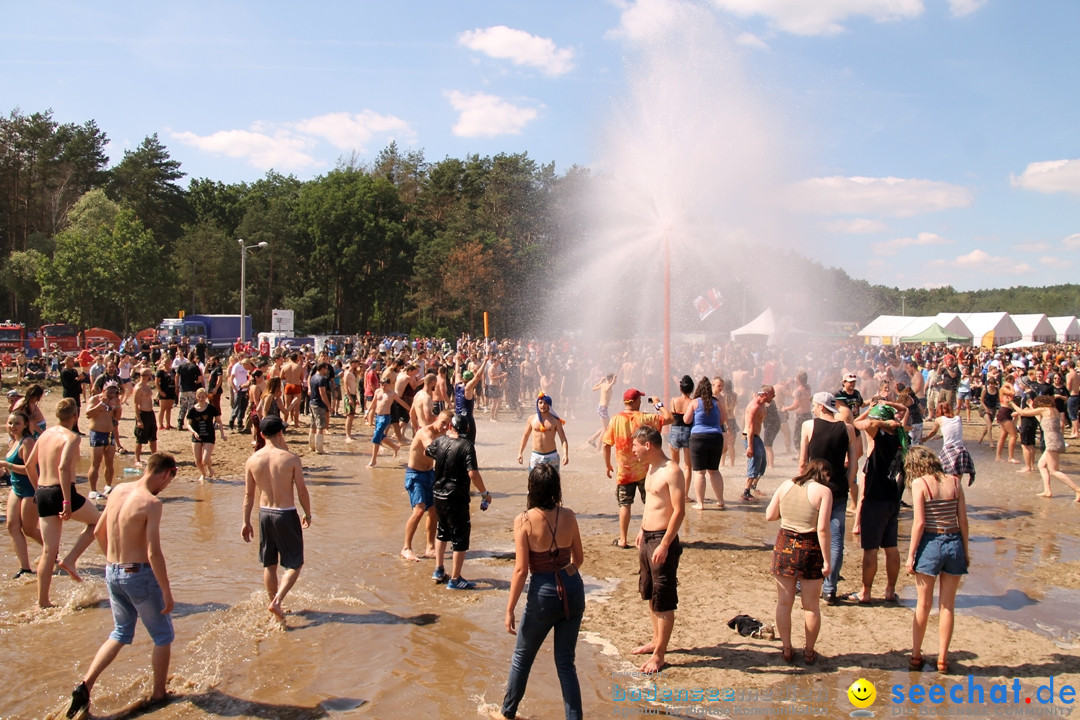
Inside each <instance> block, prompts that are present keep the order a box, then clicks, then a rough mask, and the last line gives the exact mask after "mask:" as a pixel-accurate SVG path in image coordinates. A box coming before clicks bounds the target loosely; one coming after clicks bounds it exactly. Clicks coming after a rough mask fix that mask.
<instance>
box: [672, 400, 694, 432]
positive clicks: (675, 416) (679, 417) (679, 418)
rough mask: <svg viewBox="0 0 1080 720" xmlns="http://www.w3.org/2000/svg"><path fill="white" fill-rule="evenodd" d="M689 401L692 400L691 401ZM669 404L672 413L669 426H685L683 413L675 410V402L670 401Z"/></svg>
mask: <svg viewBox="0 0 1080 720" xmlns="http://www.w3.org/2000/svg"><path fill="white" fill-rule="evenodd" d="M691 402H693V401H691ZM671 404H672V408H671V414H672V420H671V427H686V421H685V420H683V414H682V413H681V412H675V407H674V405H675V403H671Z"/></svg>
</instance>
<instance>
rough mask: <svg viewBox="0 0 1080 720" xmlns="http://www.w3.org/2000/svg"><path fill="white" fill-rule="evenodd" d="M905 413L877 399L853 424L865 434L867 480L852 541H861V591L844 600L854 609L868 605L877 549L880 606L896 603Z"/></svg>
mask: <svg viewBox="0 0 1080 720" xmlns="http://www.w3.org/2000/svg"><path fill="white" fill-rule="evenodd" d="M906 415H907V408H906V407H904V406H903V405H901V404H899V403H894V402H888V401H886V400H883V399H881V398H880V397H876V398H874V399H873V401H872V402H871V406H870V407H869V408H867V409H866V410H865V411H864V412H863V413H862V414H861V415H859V417H858V418H856V419H855V427H856V428H857V429H859V430H862V431H863V432H865V433H866V437H867V456H866V475H865V478H864V480H863V483H862V485H860V492H859V499H858V502H857V504H856V506H855V523H854V525H853V526H852V528H851V533H852V535H857V536H859V538H860V544H861V545H862V551H863V562H862V589H861V591H859V592H854V593H852V594H851V595H849V596H848V599H849V600H854V601H856V602H859V603H868V602H870V597H871V595H870V588H871V586H872V585H873V584H874V576H875V575H877V566H878V549H884V550H885V602H896V599H897V598H896V580H897V578H898V577H899V576H900V551H899V548H898V537H897V536H898V530H899V527H898V526H899V518H900V486H899V484H898V483H897V477H896V474H897V471H898V470H897V468H898V467H899V468H901V469H900V470H899V471H900V472H902V462H903V457H904V451H905V450H906V449H907V445H908V436H907V432H906V431H905V430H904V418H905V417H906Z"/></svg>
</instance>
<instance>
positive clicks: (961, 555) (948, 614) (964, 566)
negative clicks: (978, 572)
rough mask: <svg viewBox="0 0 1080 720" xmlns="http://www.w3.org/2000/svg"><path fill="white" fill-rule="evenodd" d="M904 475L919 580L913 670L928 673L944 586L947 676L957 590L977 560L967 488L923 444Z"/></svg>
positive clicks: (911, 552) (941, 622)
mask: <svg viewBox="0 0 1080 720" xmlns="http://www.w3.org/2000/svg"><path fill="white" fill-rule="evenodd" d="M904 472H905V474H906V475H907V478H908V484H909V486H910V487H911V497H912V501H913V503H912V504H913V508H914V513H915V517H914V520H913V521H912V523H911V546H910V547H909V548H908V557H907V572H908V574H909V575H914V576H915V586H916V588H917V590H918V600H917V603H916V605H915V619H914V621H913V623H912V629H911V659H910V662H909V668H910V669H911V670H921V669H922V666H923V654H922V643H923V638H924V637H925V635H926V626H927V623H928V622H929V619H930V608H931V607H932V606H933V604H934V586H935V585H939V590H938V661H937V669H938V672H941V673H947V672H949V643H950V641H951V640H952V632H953V611H954V608H955V606H956V590H957V588H959V587H960V577H961V576H962V575H966V574H967V571H968V565H969V562H970V558H971V554H970V552H969V551H968V519H967V506H966V504H965V501H964V488H963V487H962V485H961V484H960V479H959V478H958V477H956V476H955V475H946V474H945V471H944V470H943V469H942V467H941V461H940V460H938V456H937V455H936V454H935V453H934V451H933V450H930V449H929V448H927V447H923V446H922V445H916V446H914V447H912V448H909V449H908V452H907V455H906V456H905V458H904Z"/></svg>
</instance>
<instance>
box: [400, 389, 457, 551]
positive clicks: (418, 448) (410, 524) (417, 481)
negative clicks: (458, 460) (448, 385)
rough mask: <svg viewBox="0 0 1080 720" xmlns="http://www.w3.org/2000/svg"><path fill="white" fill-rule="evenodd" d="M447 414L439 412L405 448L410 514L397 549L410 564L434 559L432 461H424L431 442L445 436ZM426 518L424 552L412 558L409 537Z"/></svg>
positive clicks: (448, 424)
mask: <svg viewBox="0 0 1080 720" xmlns="http://www.w3.org/2000/svg"><path fill="white" fill-rule="evenodd" d="M452 417H454V413H453V411H451V410H443V411H442V412H441V413H439V414H438V415H436V416H435V422H433V423H431V424H430V425H425V426H424V427H422V428H420V430H419V431H417V433H416V437H414V438H413V440H412V444H410V445H409V464H408V465H407V466H406V467H405V489H406V490H407V491H408V493H409V504H410V505H411V506H412V514H411V515H409V519H408V520H407V521H406V522H405V545H404V546H403V547H402V548H401V557H403V558H405V559H406V560H412V561H413V562H420V558H432V557H435V524H436V517H435V490H434V488H435V460H434V458H431V457H428V455H427V449H428V446H429V445H431V443H432V442H433V441H434V440H435V438H437V437H440V436H442V435H445V434H446V431H447V429H449V427H450V419H451V418H452ZM425 515H427V523H426V526H425V527H426V530H427V549H426V550H425V551H424V554H423V555H419V556H418V555H416V554H415V553H414V552H413V549H412V543H413V536H414V535H416V529H417V528H418V527H419V526H420V518H422V517H424V516H425Z"/></svg>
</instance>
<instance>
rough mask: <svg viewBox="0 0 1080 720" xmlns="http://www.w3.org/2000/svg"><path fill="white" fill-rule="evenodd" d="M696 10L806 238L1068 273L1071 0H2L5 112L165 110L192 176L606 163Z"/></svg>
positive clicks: (918, 257) (958, 281) (972, 285)
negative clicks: (501, 158) (351, 164)
mask: <svg viewBox="0 0 1080 720" xmlns="http://www.w3.org/2000/svg"><path fill="white" fill-rule="evenodd" d="M706 16H707V17H708V23H707V24H709V25H710V27H713V25H712V24H715V31H714V32H712V34H710V35H708V36H707V38H706V40H705V42H707V43H709V44H710V45H715V46H716V47H717V48H718V49H721V50H723V55H722V57H731V58H733V61H732V65H731V67H730V72H732V73H738V74H739V75H740V77H741V78H742V80H741V82H740V83H739V84H737V85H736V86H735V87H737V88H741V90H739V91H738V92H741V93H743V94H746V95H748V96H749V97H748V98H745V100H746V101H747V106H748V107H753V108H755V110H753V111H748V112H753V113H757V112H760V117H761V121H762V122H763V123H766V124H768V125H769V126H770V129H771V132H770V133H769V134H768V139H767V154H768V155H769V157H768V158H764V159H762V158H758V157H756V156H754V155H752V154H740V155H737V156H735V157H734V158H733V159H732V161H731V162H730V163H724V162H723V161H722V160H721V161H720V162H717V163H715V166H716V167H717V169H716V172H717V173H726V174H728V175H729V176H732V177H733V178H734V179H735V180H738V177H739V173H741V172H745V173H746V174H747V176H748V177H749V176H752V175H754V174H755V169H754V168H751V167H748V165H750V164H756V163H759V162H761V163H769V164H771V163H773V162H776V163H777V164H779V165H781V166H782V167H783V170H782V171H781V172H779V173H775V174H770V175H769V177H771V178H774V180H775V182H774V184H773V186H771V187H770V188H768V189H767V190H760V188H759V189H758V190H760V191H761V192H764V193H765V200H767V205H768V206H769V207H770V208H772V209H773V210H775V212H776V213H777V214H778V215H781V214H782V215H783V217H784V218H785V222H784V223H783V225H784V227H785V228H788V230H786V231H785V232H786V233H789V234H790V235H791V238H790V239H791V241H792V242H793V243H794V244H795V245H797V247H798V249H799V250H800V251H801V252H803V253H804V254H806V255H808V256H810V257H812V258H813V259H815V260H817V261H819V262H821V263H823V264H825V265H827V266H836V267H841V268H843V269H844V270H846V271H847V272H848V273H849V274H850V275H852V276H853V277H857V278H863V279H866V280H868V281H870V282H873V283H883V284H886V285H890V286H898V287H905V288H907V287H927V288H930V287H938V286H942V285H952V286H953V287H955V288H957V289H959V290H972V289H978V288H987V287H1009V286H1013V285H1051V284H1057V283H1067V282H1073V281H1074V280H1075V272H1076V269H1077V267H1080V212H1078V211H1080V123H1078V122H1077V118H1080V92H1077V91H1078V90H1080V81H1078V80H1077V76H1076V71H1077V68H1078V67H1080V50H1078V49H1077V47H1078V45H1077V43H1076V34H1077V30H1078V28H1080V2H1076V0H1040V1H1039V2H1034V3H1027V2H1018V1H1017V0H813V1H810V0H806V1H799V0H699V1H697V2H689V1H688V0H633V1H631V0H572V1H570V0H545V1H543V2H540V1H534V2H526V1H524V0H523V1H521V2H505V1H504V0H490V1H486V2H485V1H478V0H477V1H472V0H455V1H454V2H448V1H446V0H438V1H436V0H414V1H413V2H375V1H366V0H353V1H350V2H340V1H338V2H335V1H331V0H327V1H326V2H321V3H310V4H300V3H294V2H276V1H266V2H235V1H232V0H216V1H215V2H198V1H190V0H189V1H185V2H181V3H147V2H121V1H117V2H109V3H85V2H49V1H47V0H46V1H42V2H32V3H26V2H14V1H13V0H2V1H0V112H5V113H8V112H11V111H12V110H14V109H16V108H18V109H19V110H21V111H22V112H24V113H31V112H36V111H42V110H48V109H51V110H52V111H53V113H54V118H55V119H56V120H57V121H59V122H76V123H82V122H84V121H86V120H91V119H92V120H94V121H95V122H96V123H97V124H98V126H99V127H100V128H101V129H102V130H103V131H104V132H105V133H106V134H107V135H108V137H109V139H110V144H109V147H108V152H109V155H110V157H111V160H112V162H114V163H115V162H117V161H118V160H119V159H121V158H122V156H123V153H124V151H125V150H129V149H133V148H134V147H136V146H137V145H138V144H139V143H140V142H141V141H142V139H143V138H144V137H146V136H147V135H149V134H152V133H157V134H158V137H159V139H160V140H161V141H162V142H163V143H164V144H165V145H166V146H167V147H168V149H169V152H170V153H171V155H172V157H173V158H174V159H176V160H179V161H180V162H181V164H182V170H183V171H184V172H186V173H187V175H188V178H197V177H207V178H211V179H214V180H220V181H223V182H239V181H252V180H256V179H258V178H259V177H262V176H263V175H265V173H267V172H268V171H270V170H274V171H276V172H281V173H287V174H293V175H296V176H297V177H299V178H301V179H307V178H312V177H316V176H318V175H321V174H324V173H326V172H328V171H330V170H332V169H333V168H334V167H335V165H336V164H337V163H338V161H339V160H340V159H341V158H343V157H352V158H355V159H356V160H358V161H360V162H362V163H363V162H370V161H371V160H373V159H374V158H375V156H376V155H377V154H378V153H379V151H380V150H382V149H383V148H384V147H386V145H387V144H388V143H389V142H391V141H394V142H396V143H397V144H398V146H399V147H400V148H402V149H409V150H422V151H423V153H424V156H425V158H426V159H427V160H428V161H438V160H441V159H443V158H445V157H457V158H462V157H465V156H467V155H470V154H474V153H475V154H480V155H494V154H497V153H503V152H505V153H521V152H527V153H528V155H529V156H530V157H531V158H533V159H534V160H536V161H538V162H541V163H548V162H554V163H555V167H556V171H557V172H559V173H562V172H565V171H566V170H567V169H568V168H570V167H571V166H573V165H581V166H587V167H590V168H595V169H597V170H598V171H601V172H602V171H603V169H604V168H605V167H608V165H607V160H606V156H605V153H607V152H610V146H609V144H608V143H606V140H607V139H608V138H609V132H608V131H609V128H610V127H611V126H612V125H613V123H616V122H617V121H618V119H619V118H618V114H619V112H620V111H622V112H625V110H626V104H625V98H626V97H627V94H628V93H629V92H631V91H630V90H628V88H629V87H631V86H632V85H633V80H634V75H635V73H637V72H639V71H640V68H641V64H640V63H639V62H636V61H635V57H637V56H640V55H641V53H643V52H648V51H649V50H648V48H649V43H650V40H651V39H652V38H653V37H654V36H653V35H652V33H653V32H654V30H655V29H656V28H667V30H668V32H665V33H657V34H656V35H655V42H656V43H661V42H664V43H668V44H669V45H672V46H673V47H669V48H667V50H666V51H667V52H669V53H673V57H675V58H676V59H677V58H678V53H679V52H680V50H681V48H679V47H678V45H679V42H678V40H675V41H672V39H671V38H673V37H674V38H679V37H683V36H685V37H686V38H687V44H688V45H689V44H692V43H693V42H702V40H701V36H700V34H695V33H694V29H695V28H693V27H689V26H687V27H685V28H680V26H679V23H684V24H686V25H689V24H691V23H692V24H695V25H699V24H701V19H702V18H704V17H706ZM695 18H696V19H695ZM672 29H674V32H671V31H672ZM683 31H685V32H683ZM666 67H669V68H672V67H674V68H678V63H677V62H676V63H675V64H674V65H668V66H666ZM686 68H687V69H688V72H695V73H697V72H698V70H697V66H695V65H694V64H693V63H689V62H688V63H687V65H686ZM728 71H729V68H728V67H727V66H725V68H724V69H723V72H725V73H726V72H728ZM670 72H671V76H670V85H671V86H672V87H679V86H680V84H681V79H680V78H679V77H678V76H679V74H680V73H679V70H678V69H674V70H670ZM708 74H709V73H708V72H706V73H705V75H708ZM706 79H708V78H706ZM655 82H656V89H657V91H658V92H657V94H656V97H658V98H662V97H664V96H663V94H662V93H660V92H659V90H660V89H661V88H662V87H666V86H667V85H668V84H669V83H668V82H667V80H666V79H665V78H663V77H661V78H659V79H657V80H655ZM689 87H692V88H693V91H694V92H697V93H708V92H710V91H709V89H708V88H709V87H710V84H709V83H708V82H706V83H698V84H696V85H691V86H689ZM702 88H704V89H702ZM718 92H719V91H718ZM722 92H727V93H730V92H732V91H731V90H730V88H727V89H725V90H723V91H722ZM648 95H649V93H648V92H646V93H645V96H646V97H648ZM713 100H714V101H716V102H720V103H727V102H728V101H729V100H730V101H731V102H735V101H740V102H741V100H743V99H742V98H729V97H724V96H721V97H719V98H714V99H713ZM639 101H640V95H639ZM646 101H647V100H646ZM660 101H661V102H662V101H663V100H660ZM740 107H741V105H740ZM620 109H621V110H620ZM756 120H757V116H756V115H752V116H751V117H749V119H748V121H747V125H746V126H745V127H750V126H751V125H753V124H754V123H755V122H756ZM744 129H745V128H744V127H743V126H739V125H735V126H732V125H730V124H727V125H725V124H719V123H718V127H717V128H715V129H711V130H710V129H709V128H703V127H702V126H701V124H700V123H698V124H693V125H691V126H688V127H687V129H686V132H687V133H690V134H692V136H691V137H690V138H684V139H688V140H689V141H690V144H689V147H693V143H694V142H700V143H702V145H703V146H704V145H708V144H710V143H713V142H714V141H715V140H716V137H709V136H710V135H720V134H725V133H726V134H729V135H731V134H733V135H735V136H739V134H740V133H742V132H744ZM747 132H751V133H752V132H753V130H752V129H751V130H749V131H747ZM697 135H700V137H697ZM758 140H760V138H758ZM737 141H738V138H737V137H736V142H737ZM686 147H687V145H686V144H680V145H678V146H677V147H674V149H673V152H678V153H680V154H681V155H690V156H692V155H693V154H694V153H693V152H689V153H688V152H687V151H686ZM661 150H663V148H661ZM710 157H712V156H710ZM686 163H687V164H688V166H693V163H694V159H693V157H687V159H686ZM720 166H723V167H722V168H721V167H720ZM736 166H737V167H736ZM690 172H692V173H696V174H697V175H693V176H694V177H696V176H698V175H707V174H708V173H709V172H711V169H709V168H706V169H704V170H702V168H700V167H698V168H693V169H692V171H690ZM703 180H707V178H703ZM718 187H721V188H722V187H724V185H723V184H720V185H718ZM758 190H755V191H756V192H757V191H758Z"/></svg>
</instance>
